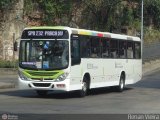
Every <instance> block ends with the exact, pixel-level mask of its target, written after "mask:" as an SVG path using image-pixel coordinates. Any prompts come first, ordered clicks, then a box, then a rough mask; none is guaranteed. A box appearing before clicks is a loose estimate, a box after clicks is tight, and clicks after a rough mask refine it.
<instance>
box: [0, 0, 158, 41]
mask: <svg viewBox="0 0 160 120" xmlns="http://www.w3.org/2000/svg"><path fill="white" fill-rule="evenodd" d="M16 1H18V0H1V1H0V10H5V9H6V8H7V9H9V8H10V7H12V5H14V4H13V3H16ZM37 11H38V12H40V13H41V14H40V16H41V18H42V19H41V22H42V24H41V25H50V26H51V25H63V26H71V27H79V28H86V29H94V30H99V31H109V32H115V31H116V32H117V33H121V32H122V31H121V30H122V28H127V30H128V31H129V33H128V34H130V35H136V34H139V33H140V25H141V0H24V16H29V17H30V18H33V19H34V14H33V13H36V12H37ZM35 21H36V20H35ZM144 28H145V31H144V33H145V35H144V39H145V43H149V41H153V40H157V38H158V39H159V38H160V37H159V34H160V0H144ZM151 39H153V40H151Z"/></svg>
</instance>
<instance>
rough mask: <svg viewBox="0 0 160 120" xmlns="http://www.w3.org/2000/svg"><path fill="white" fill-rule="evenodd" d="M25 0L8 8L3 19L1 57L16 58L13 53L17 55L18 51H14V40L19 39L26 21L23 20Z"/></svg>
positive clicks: (0, 45)
mask: <svg viewBox="0 0 160 120" xmlns="http://www.w3.org/2000/svg"><path fill="white" fill-rule="evenodd" d="M23 5H24V1H23V0H18V2H17V3H16V4H15V6H14V7H12V9H6V10H5V11H4V14H3V21H1V24H2V25H3V26H1V27H2V28H1V31H0V36H1V37H0V58H1V59H5V60H12V59H14V56H13V54H15V56H16V57H17V55H16V54H18V53H17V52H16V53H14V52H13V42H14V40H16V41H19V38H20V35H21V32H22V30H23V29H24V27H25V26H26V25H25V22H24V21H23Z"/></svg>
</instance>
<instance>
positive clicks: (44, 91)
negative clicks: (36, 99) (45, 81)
mask: <svg viewBox="0 0 160 120" xmlns="http://www.w3.org/2000/svg"><path fill="white" fill-rule="evenodd" d="M36 92H37V94H38V96H41V97H44V96H46V95H47V93H48V91H47V90H37V91H36Z"/></svg>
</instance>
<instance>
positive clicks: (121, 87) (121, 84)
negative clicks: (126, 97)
mask: <svg viewBox="0 0 160 120" xmlns="http://www.w3.org/2000/svg"><path fill="white" fill-rule="evenodd" d="M124 88H125V76H124V75H123V74H121V77H120V80H119V85H118V86H117V91H118V92H123V90H124Z"/></svg>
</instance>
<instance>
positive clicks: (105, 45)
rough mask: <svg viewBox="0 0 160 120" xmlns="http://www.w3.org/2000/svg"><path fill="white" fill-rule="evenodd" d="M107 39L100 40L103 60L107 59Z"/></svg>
mask: <svg viewBox="0 0 160 120" xmlns="http://www.w3.org/2000/svg"><path fill="white" fill-rule="evenodd" d="M109 47H110V44H109V38H105V39H102V57H103V58H109V56H110V53H109Z"/></svg>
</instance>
